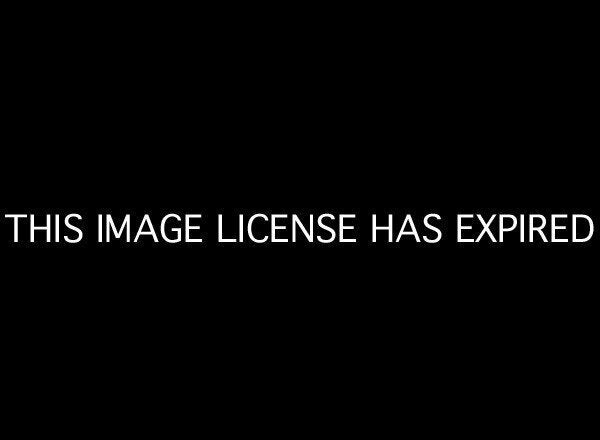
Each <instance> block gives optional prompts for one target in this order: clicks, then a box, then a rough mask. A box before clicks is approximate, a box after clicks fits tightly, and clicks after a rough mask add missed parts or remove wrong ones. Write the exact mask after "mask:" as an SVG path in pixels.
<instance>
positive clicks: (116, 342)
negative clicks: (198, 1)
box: [1, 9, 598, 433]
mask: <svg viewBox="0 0 600 440" xmlns="http://www.w3.org/2000/svg"><path fill="white" fill-rule="evenodd" d="M52 12H54V13H56V12H57V11H52ZM153 12H157V11H153ZM163 12H164V11H163ZM247 12H248V14H250V13H251V12H252V13H253V14H252V15H248V14H246V12H240V11H239V10H237V9H236V11H228V12H227V13H225V14H224V15H222V14H221V15H216V14H215V13H214V12H207V11H205V12H195V13H193V14H190V15H188V14H185V13H184V12H183V11H181V12H178V13H176V14H175V15H173V16H171V15H167V14H166V13H165V15H164V16H163V14H162V12H161V13H160V14H159V15H160V18H156V16H155V15H152V18H151V17H150V16H147V15H146V14H145V13H141V12H140V11H137V12H136V13H134V14H131V15H130V14H127V15H125V14H124V13H123V12H122V13H119V14H115V15H114V16H112V15H111V16H110V17H107V18H102V19H100V18H99V17H100V16H102V17H104V15H97V14H100V12H97V13H96V12H95V13H94V14H92V15H85V19H83V18H82V16H78V17H77V19H75V18H73V19H65V22H64V23H63V21H62V20H61V21H58V20H50V19H48V17H49V16H46V17H45V16H44V14H43V13H41V14H39V15H40V16H36V17H35V19H34V18H33V15H36V14H34V13H33V12H32V11H29V12H28V14H26V15H25V16H23V17H24V21H19V22H18V24H16V25H15V26H14V29H12V28H11V29H10V30H8V31H7V39H6V44H5V52H4V55H3V66H4V67H3V70H4V72H3V73H4V74H5V79H4V80H3V85H4V87H3V96H4V99H3V109H4V111H3V113H4V114H3V124H2V125H3V133H4V136H3V137H4V142H3V153H2V154H3V160H2V173H1V176H2V177H1V178H2V201H1V202H2V213H3V214H4V213H6V212H27V213H34V212H36V213H42V212H43V213H67V212H79V213H82V214H85V215H86V216H91V215H94V214H95V213H97V212H106V211H109V210H110V211H111V212H127V211H129V212H136V213H143V212H149V213H152V214H154V215H159V214H161V213H165V212H170V211H174V212H179V213H186V212H189V213H202V214H203V215H205V217H206V218H207V219H211V220H212V221H214V216H215V215H216V213H218V212H223V211H226V212H238V211H243V212H267V213H269V212H274V213H282V212H283V213H316V214H318V213H320V212H334V213H336V212H355V213H358V214H359V215H360V216H361V243H360V244H357V245H347V246H346V245H344V246H342V245H334V246H329V247H322V246H321V247H319V246H314V247H311V246H289V245H283V246H275V245H273V246H267V247H260V248H253V247H244V248H231V247H228V248H219V247H217V246H215V245H214V244H213V245H211V244H210V243H209V244H207V245H206V246H198V247H189V246H188V247H185V246H183V247H179V246H178V247H173V248H168V247H158V248H156V247H152V246H139V247H133V246H132V247H129V248H128V247H126V246H125V247H118V246H117V247H98V246H96V245H94V244H93V243H87V244H82V245H80V246H75V247H66V248H65V247H56V246H55V247H53V246H14V245H11V244H10V243H9V242H8V240H7V239H6V238H7V237H6V235H7V231H6V230H5V229H6V225H5V224H4V225H3V234H4V241H3V247H2V253H3V255H4V256H5V257H6V258H4V259H3V263H2V264H3V270H2V273H3V278H4V281H3V286H6V287H3V288H2V292H3V294H2V301H3V303H4V304H3V307H2V311H3V314H4V315H5V319H3V326H4V328H5V331H4V332H3V333H4V338H3V339H4V341H5V344H4V346H5V347H6V348H5V358H6V362H5V365H7V366H8V367H9V371H10V373H9V374H7V375H6V382H7V384H8V385H9V387H10V388H11V389H14V390H15V393H14V394H13V393H11V394H10V395H11V398H10V408H11V414H15V415H18V416H23V415H24V414H25V415H27V414H32V412H31V411H32V410H33V409H37V410H39V411H36V414H37V413H41V414H44V415H46V418H44V420H45V422H44V423H48V424H51V425H56V426H61V427H63V426H64V425H63V424H64V423H66V424H67V425H70V424H72V423H74V422H73V421H74V419H77V420H78V421H83V422H87V423H86V425H87V426H88V427H90V426H98V427H104V428H106V427H107V426H110V425H112V422H114V421H123V420H127V421H132V420H133V421H134V425H135V426H138V427H148V426H150V427H152V428H153V429H158V426H157V425H160V426H162V427H165V428H166V429H167V430H168V431H172V430H174V429H176V428H180V427H181V426H183V425H184V424H183V423H182V422H184V421H191V422H192V423H193V424H195V425H196V424H199V425H201V426H198V427H199V428H202V427H203V426H205V425H204V423H206V422H205V421H206V420H207V419H208V420H209V421H212V422H213V423H214V422H216V423H217V424H218V425H219V426H221V427H222V429H224V430H230V429H239V428H242V429H253V428H255V427H256V428H262V429H265V428H270V429H273V428H274V427H275V426H276V425H278V424H280V423H281V422H283V423H282V424H283V426H284V427H285V429H286V430H285V431H281V432H288V431H295V430H298V429H306V430H308V432H314V431H313V430H312V429H314V428H312V427H313V426H315V422H317V423H318V422H323V421H328V422H330V423H329V426H330V428H329V429H331V430H332V431H331V432H337V430H340V429H344V428H350V429H353V430H354V429H356V430H358V429H359V428H363V429H365V432H369V433H372V432H373V430H375V429H383V428H384V427H386V426H387V425H389V424H390V423H391V425H392V426H395V427H396V428H402V427H404V426H406V427H408V425H405V424H404V423H405V422H402V421H405V420H407V419H408V420H410V421H412V422H413V423H416V424H417V425H419V426H421V427H422V428H423V429H425V430H431V429H440V428H441V429H448V430H449V429H455V428H461V429H465V428H467V427H469V428H471V429H474V428H475V425H477V424H479V423H482V424H483V425H484V426H485V427H486V428H487V429H488V430H498V429H507V430H509V432H512V431H510V430H511V429H512V428H511V427H512V426H514V423H515V422H523V421H525V420H528V421H532V420H533V421H534V423H532V424H531V426H532V428H533V429H541V427H552V428H553V429H554V428H555V429H558V427H559V426H557V425H561V426H563V427H565V428H567V429H569V430H571V429H573V426H574V425H573V423H574V422H573V420H574V419H573V418H572V416H574V415H576V416H577V418H578V422H577V425H578V426H581V422H582V421H583V420H584V419H585V418H586V414H588V413H589V408H588V406H587V404H586V398H587V397H589V396H590V395H592V392H593V390H594V389H595V385H594V381H593V380H592V374H591V373H592V371H593V370H594V368H595V366H597V363H595V361H592V359H593V358H594V356H593V349H594V346H593V341H594V340H595V338H596V336H597V329H598V326H597V321H596V320H595V314H596V311H597V304H596V301H595V299H594V297H593V295H594V293H595V291H596V290H597V288H596V287H595V283H594V282H593V281H595V278H594V269H595V266H596V264H597V263H596V262H597V237H595V238H594V241H593V243H588V244H585V245H562V244H558V245H552V246H550V245H515V244H507V245H505V246H489V245H481V246H460V245H458V244H456V243H455V234H454V224H453V219H454V216H455V215H456V214H457V213H461V212H477V213H512V214H519V213H545V214H549V213H584V214H588V215H591V216H592V217H593V218H594V219H595V221H596V224H597V208H596V207H595V205H596V203H595V200H596V198H595V195H594V193H593V188H595V187H596V186H597V183H596V180H597V179H595V167H594V160H593V158H592V154H593V151H592V148H593V146H594V145H597V135H596V132H595V130H594V129H595V123H596V122H595V121H596V119H597V116H598V115H597V108H596V107H595V105H596V104H595V102H596V101H597V85H596V84H595V82H594V81H593V78H596V77H597V69H596V67H595V66H594V64H593V61H594V60H593V54H594V51H593V49H594V46H593V45H592V42H593V40H592V39H591V33H592V32H593V29H591V28H590V27H588V26H587V24H586V23H584V22H583V21H582V19H581V17H580V16H577V17H575V18H569V17H568V16H567V15H564V16H562V17H561V19H560V20H558V19H556V18H553V19H552V20H550V19H549V18H547V17H546V18H544V17H542V16H541V14H540V13H539V11H538V13H535V14H532V15H527V17H526V18H525V13H524V11H521V13H520V14H516V15H514V16H513V15H511V14H509V16H506V15H504V14H501V13H500V11H495V12H494V13H487V12H484V11H481V12H480V15H477V14H478V13H476V12H475V11H469V14H466V12H467V11H445V12H441V11H427V12H425V13H420V14H416V13H414V12H412V11H404V12H397V11H394V12H393V13H392V12H385V11H380V12H376V13H374V14H371V13H369V14H367V13H366V11H353V12H354V14H352V15H347V14H346V13H344V14H338V13H332V14H330V15H329V14H328V15H327V17H326V18H325V14H324V11H321V13H319V14H308V16H307V15H306V14H303V13H301V12H300V11H295V12H294V13H284V12H283V11H281V12H280V13H276V12H274V11H272V10H270V11H269V13H268V14H267V13H266V12H265V11H262V12H261V11H255V10H253V11H247ZM305 12H306V11H305ZM446 12H448V13H449V12H452V13H453V14H454V15H446ZM69 13H70V14H73V13H74V12H73V11H70V12H69ZM75 14H77V13H75ZM272 14H273V15H272ZM278 14H280V15H278ZM470 14H474V15H470ZM561 15H562V14H561ZM62 16H63V18H65V17H66V16H65V15H62ZM184 16H185V19H184ZM357 16H358V17H357ZM69 17H70V15H69ZM257 17H260V19H259V18H257ZM557 20H558V21H557ZM429 212H437V213H440V214H441V215H442V216H443V217H444V219H445V228H444V234H445V237H444V240H443V242H442V243H441V244H439V245H436V246H414V245H411V244H410V243H406V244H402V245H398V246H389V247H375V246H372V245H370V244H369V243H368V241H369V240H368V238H369V234H368V225H369V223H368V219H369V216H370V214H371V213H378V214H387V213H395V214H398V215H401V214H405V213H413V214H423V213H429ZM207 221H209V220H207ZM363 229H367V230H366V233H365V231H364V230H363ZM55 411H56V412H58V413H61V414H62V416H61V417H54V416H53V415H52V414H53V413H54V412H55ZM25 417H26V416H25ZM40 417H41V416H40ZM172 417H174V418H172ZM40 420H41V419H40ZM51 425H48V426H51ZM26 426H27V425H26ZM134 429H140V428H135V427H134Z"/></svg>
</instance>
